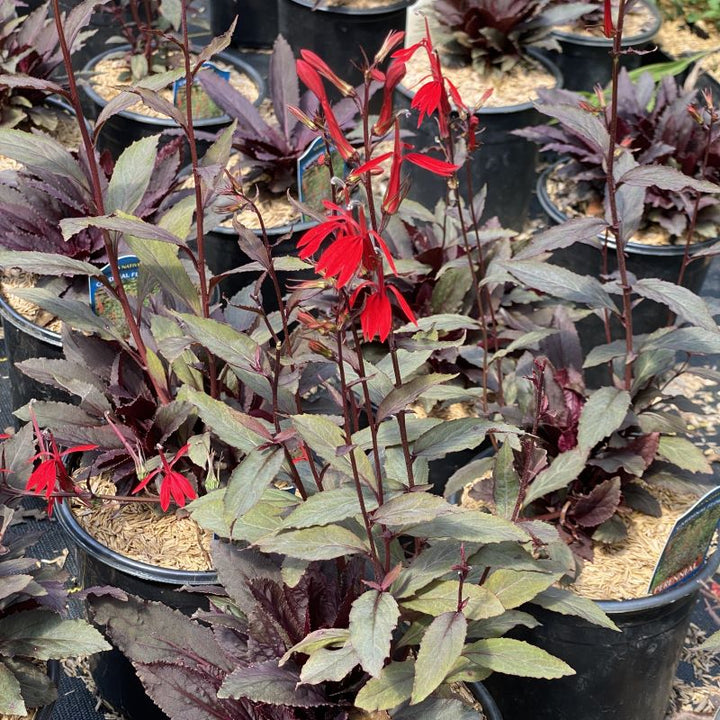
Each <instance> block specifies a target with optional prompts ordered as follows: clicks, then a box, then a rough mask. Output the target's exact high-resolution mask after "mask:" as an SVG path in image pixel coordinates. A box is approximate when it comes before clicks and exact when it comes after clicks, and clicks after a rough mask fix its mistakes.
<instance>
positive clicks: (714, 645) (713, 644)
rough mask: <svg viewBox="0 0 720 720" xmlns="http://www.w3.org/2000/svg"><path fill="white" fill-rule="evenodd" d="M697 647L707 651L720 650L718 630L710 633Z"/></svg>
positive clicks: (719, 633)
mask: <svg viewBox="0 0 720 720" xmlns="http://www.w3.org/2000/svg"><path fill="white" fill-rule="evenodd" d="M698 649H699V650H706V651H709V652H720V630H718V631H717V632H716V633H714V634H713V635H711V636H710V637H709V638H708V639H707V640H706V641H705V642H704V643H703V644H702V645H701V646H700V647H699V648H698Z"/></svg>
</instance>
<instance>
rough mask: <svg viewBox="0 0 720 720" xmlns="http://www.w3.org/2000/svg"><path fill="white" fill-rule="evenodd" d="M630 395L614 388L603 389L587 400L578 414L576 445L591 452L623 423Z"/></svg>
mask: <svg viewBox="0 0 720 720" xmlns="http://www.w3.org/2000/svg"><path fill="white" fill-rule="evenodd" d="M630 402H631V398H630V393H629V392H628V391H627V390H618V389H617V388H614V387H603V388H600V389H599V390H596V391H595V392H594V393H592V395H590V397H589V398H588V400H587V402H586V403H585V406H584V407H583V409H582V413H581V414H580V424H579V427H578V445H579V446H580V447H581V448H584V449H585V450H587V451H590V450H592V449H593V448H594V447H595V445H597V444H598V443H599V442H600V441H601V440H603V439H605V438H606V437H609V436H610V435H612V433H614V432H615V431H616V430H617V429H618V428H619V427H620V426H621V425H622V424H623V422H624V420H625V418H626V417H627V412H628V409H629V408H630Z"/></svg>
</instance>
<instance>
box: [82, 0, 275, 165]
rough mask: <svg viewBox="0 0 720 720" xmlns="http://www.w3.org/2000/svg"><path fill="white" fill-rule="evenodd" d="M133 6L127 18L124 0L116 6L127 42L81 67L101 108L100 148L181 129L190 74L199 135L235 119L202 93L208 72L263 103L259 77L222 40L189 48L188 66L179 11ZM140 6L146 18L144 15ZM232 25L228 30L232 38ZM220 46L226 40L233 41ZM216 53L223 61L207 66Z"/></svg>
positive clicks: (213, 132) (131, 0)
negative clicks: (220, 49)
mask: <svg viewBox="0 0 720 720" xmlns="http://www.w3.org/2000/svg"><path fill="white" fill-rule="evenodd" d="M127 5H128V6H129V18H128V12H126V11H127V10H128V8H127V7H126V4H125V2H123V3H119V4H118V6H117V7H118V13H117V18H118V21H119V22H120V24H121V31H122V35H123V37H125V38H126V40H127V42H128V44H127V45H122V46H120V47H119V48H115V49H112V50H107V51H105V52H103V53H101V54H100V55H98V56H97V57H95V58H93V59H92V60H90V61H89V62H88V64H87V65H86V66H85V68H84V70H83V72H84V73H85V74H87V78H88V79H87V82H85V83H84V84H83V91H84V92H85V94H86V95H87V97H88V98H89V99H90V101H91V102H92V103H93V104H94V106H95V108H96V116H97V117H98V120H99V122H98V127H97V128H96V133H97V134H98V142H99V145H100V147H101V148H102V149H108V150H110V152H111V153H112V154H113V156H115V157H117V156H118V155H119V154H120V152H121V151H122V150H123V149H124V148H126V147H128V145H130V144H131V143H132V142H133V141H135V140H138V139H140V138H143V137H147V136H149V135H152V134H155V133H157V132H166V133H168V134H175V135H182V132H181V127H182V126H183V125H184V124H186V122H187V118H186V116H187V105H186V104H185V102H184V99H183V98H184V95H185V93H184V92H183V90H182V87H183V83H184V82H187V81H188V80H187V77H186V76H188V75H189V76H190V82H191V85H192V86H193V87H194V92H195V93H196V95H195V103H194V107H195V109H194V111H193V112H194V114H195V115H194V118H193V121H194V123H195V125H196V126H197V129H198V133H199V135H198V138H199V139H205V138H212V137H214V136H215V135H216V134H217V132H218V131H219V130H220V129H222V128H223V127H226V126H227V125H229V124H230V119H229V118H228V117H227V116H226V115H224V114H223V113H222V112H221V111H219V110H218V108H217V107H215V106H214V105H213V104H212V103H211V102H209V101H208V99H207V97H206V96H204V93H203V92H202V86H201V85H200V84H198V83H199V80H200V79H201V78H202V77H203V76H204V75H206V74H209V73H216V72H219V73H222V74H223V78H227V80H226V81H227V82H228V84H231V85H234V86H236V87H237V88H238V89H239V90H240V91H241V92H242V93H243V94H244V95H245V96H246V97H248V98H249V100H250V101H251V102H254V103H256V104H259V103H260V101H261V100H262V98H263V82H262V78H261V77H260V75H259V74H258V73H257V72H256V71H255V70H254V69H253V68H252V67H251V66H250V65H248V64H247V63H245V62H243V61H242V60H241V59H239V58H237V57H235V56H233V55H230V54H227V53H222V52H220V53H219V54H218V51H217V49H216V48H217V47H219V45H217V46H215V47H213V48H212V49H210V50H209V51H208V52H206V53H193V54H191V55H190V56H189V58H188V64H187V65H185V64H184V57H183V53H182V51H181V50H179V49H178V42H179V43H180V44H182V45H183V47H189V39H188V36H187V34H185V35H184V36H183V37H182V38H179V39H177V38H174V36H173V33H177V32H179V31H180V28H181V19H180V16H181V13H175V12H173V13H172V14H171V15H169V16H168V15H166V14H164V12H165V9H166V6H165V5H162V4H161V3H159V2H155V0H153V1H152V2H149V3H143V4H142V5H141V4H140V3H137V2H135V1H134V0H127ZM133 7H134V8H135V12H134V13H133V12H132V10H133ZM140 7H142V12H143V15H142V16H141V15H139V14H138V12H139V10H138V8H140ZM183 7H184V6H183ZM168 12H169V11H168ZM233 27H234V26H233ZM232 30H233V28H230V29H228V30H227V31H226V33H225V36H227V38H229V37H230V35H231V34H232ZM225 36H223V37H225ZM220 44H222V45H223V46H226V45H227V42H225V41H223V42H221V43H220ZM213 55H215V56H216V62H217V63H218V64H213V65H212V67H209V66H208V63H210V62H211V56H213ZM188 71H189V72H188ZM206 147H207V144H205V145H204V146H203V145H201V146H200V148H201V149H203V148H206Z"/></svg>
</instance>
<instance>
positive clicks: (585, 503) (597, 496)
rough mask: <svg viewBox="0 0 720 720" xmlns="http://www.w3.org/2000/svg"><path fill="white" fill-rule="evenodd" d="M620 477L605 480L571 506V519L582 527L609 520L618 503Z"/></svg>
mask: <svg viewBox="0 0 720 720" xmlns="http://www.w3.org/2000/svg"><path fill="white" fill-rule="evenodd" d="M620 497H621V491H620V478H617V477H616V478H612V479H610V480H605V481H604V482H602V483H600V485H597V486H596V487H595V488H593V490H592V491H591V492H590V493H589V494H588V495H582V496H581V497H580V498H579V499H578V500H577V502H576V503H575V504H574V505H573V507H572V517H573V519H574V520H575V521H576V522H577V523H578V524H579V525H582V526H583V527H597V526H598V525H602V524H603V523H604V522H605V521H606V520H609V519H610V518H611V517H612V516H613V515H614V514H615V511H616V510H617V508H618V506H619V505H620Z"/></svg>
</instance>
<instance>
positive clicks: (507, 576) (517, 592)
mask: <svg viewBox="0 0 720 720" xmlns="http://www.w3.org/2000/svg"><path fill="white" fill-rule="evenodd" d="M558 579H559V577H558V575H550V574H547V573H539V572H525V571H522V570H509V569H506V568H498V569H497V570H494V571H493V572H491V573H490V575H489V576H488V578H487V580H486V581H485V584H484V585H483V587H485V588H487V589H488V590H489V591H490V592H492V593H493V594H494V595H495V596H496V597H497V599H498V600H499V601H500V602H501V603H502V605H503V607H504V608H505V609H507V610H512V609H513V608H516V607H520V606H521V605H523V604H524V603H526V602H530V600H532V599H533V598H534V597H535V596H536V595H537V594H538V593H541V592H544V591H545V590H547V589H548V588H549V587H550V586H551V585H552V584H553V583H554V582H555V581H556V580H558Z"/></svg>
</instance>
